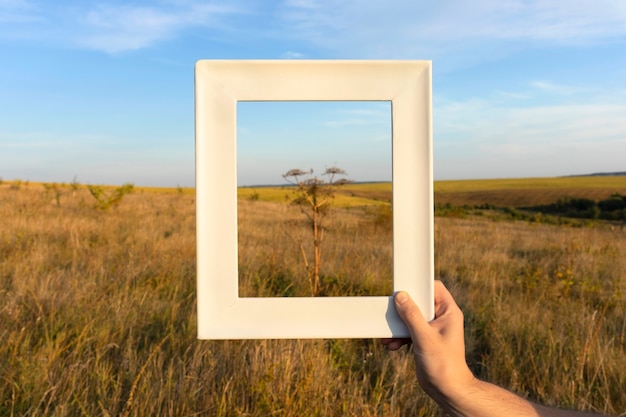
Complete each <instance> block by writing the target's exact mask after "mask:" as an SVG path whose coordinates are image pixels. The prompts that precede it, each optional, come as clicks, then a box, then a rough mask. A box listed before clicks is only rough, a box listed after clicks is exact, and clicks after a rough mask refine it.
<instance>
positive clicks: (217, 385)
mask: <svg viewBox="0 0 626 417" xmlns="http://www.w3.org/2000/svg"><path fill="white" fill-rule="evenodd" d="M259 190H260V189H259ZM359 191H362V190H355V192H356V193H358V192H359ZM378 191H379V192H380V191H381V190H378ZM382 191H385V190H382ZM281 192H283V193H284V190H282V191H281ZM385 192H386V191H385ZM381 195H388V194H381ZM377 198H380V195H379V197H377ZM284 200H285V198H284V195H283V196H282V197H281V200H280V202H278V201H277V202H266V201H260V200H252V199H249V198H246V199H244V200H242V201H241V202H240V204H242V206H243V208H242V209H241V210H240V213H239V215H240V216H241V217H240V218H241V222H240V223H241V226H242V229H241V230H240V236H241V238H242V241H245V240H246V239H250V238H252V237H254V239H262V240H261V241H257V242H259V244H258V245H257V247H256V248H255V247H249V248H248V249H246V250H247V252H246V253H245V254H244V256H243V257H242V259H240V264H239V267H240V269H241V270H243V271H244V272H245V273H246V274H248V275H246V277H247V278H246V279H249V280H248V281H246V282H247V283H243V284H242V285H243V286H244V287H245V288H244V291H249V292H250V294H254V292H255V291H258V292H259V293H262V292H264V291H265V292H268V291H270V292H271V291H276V290H280V288H281V285H289V283H290V280H292V281H293V280H298V279H302V278H301V277H302V275H299V274H300V273H302V270H301V268H300V266H299V264H298V260H297V257H294V256H293V255H291V254H289V253H290V251H291V250H292V249H293V248H292V247H289V243H287V242H289V241H290V240H291V237H289V236H286V232H291V233H292V235H293V236H296V234H297V233H300V232H296V228H294V229H287V230H286V231H285V230H284V229H281V228H282V227H283V226H284V227H285V228H288V227H289V222H287V221H286V220H289V219H291V220H293V221H294V225H297V227H301V224H300V223H298V221H297V219H298V218H299V216H300V214H299V213H298V210H297V207H293V206H290V205H288V204H283V201H284ZM374 201H383V200H374ZM381 207H386V206H381ZM333 210H338V211H340V212H339V213H337V214H338V215H337V216H336V217H335V220H336V222H335V223H331V224H329V230H328V235H327V240H326V241H325V242H324V245H326V246H325V248H326V252H325V254H326V255H328V258H327V259H328V262H327V264H326V268H327V269H326V270H325V272H324V273H325V274H326V275H327V276H328V277H329V278H330V279H329V280H328V281H327V286H328V289H329V290H333V291H339V290H340V291H361V290H363V289H364V287H366V286H370V285H373V286H376V285H381V283H380V281H381V280H384V279H388V275H389V273H388V269H385V268H388V266H385V262H382V261H381V260H383V259H387V258H388V254H387V255H385V253H384V251H383V249H382V247H381V246H378V244H379V242H376V240H380V239H383V238H386V237H389V229H388V224H389V221H390V215H389V214H390V213H389V212H388V211H384V210H382V209H380V210H379V209H377V208H376V207H369V208H356V209H355V208H350V209H349V210H345V209H342V208H340V207H336V208H334V209H333ZM377 210H378V211H377ZM286 211H290V212H291V214H289V215H286V214H285V213H286ZM341 211H343V212H341ZM0 219H1V220H0V224H1V226H2V227H0V322H2V326H1V327H0V415H7V416H9V415H15V416H19V415H37V416H75V415H86V416H87V415H103V416H107V415H110V416H113V415H120V416H124V415H129V416H130V415H135V416H155V415H159V416H184V415H208V416H231V415H235V416H244V415H245V416H258V417H261V416H268V415H281V416H287V417H291V416H302V415H319V416H328V415H330V416H333V415H336V416H343V415H358V416H365V417H367V416H391V417H400V416H406V415H418V416H419V415H422V416H431V415H440V414H438V411H437V410H436V407H435V406H434V404H433V402H432V401H431V400H430V399H428V398H427V397H426V396H425V394H423V393H422V392H421V390H420V389H419V387H418V386H417V383H416V380H415V375H414V368H413V362H412V359H411V357H410V355H409V354H408V353H407V352H406V351H404V350H403V351H401V352H394V353H390V352H386V351H385V350H384V349H382V347H381V345H380V343H379V341H378V340H344V339H339V340H248V341H198V340H196V305H195V302H196V301H195V300H196V297H195V288H196V272H195V260H196V249H195V201H194V196H193V194H187V193H179V192H178V190H177V189H176V190H172V192H167V193H163V192H148V191H144V192H141V191H136V192H135V193H133V194H128V195H126V196H124V199H123V200H122V201H121V203H120V204H119V205H118V206H117V207H113V208H111V209H110V210H109V211H102V210H97V209H95V208H94V207H93V202H92V198H91V196H90V195H89V193H88V191H87V190H86V189H85V188H84V187H82V186H81V187H80V188H79V189H78V190H73V189H72V188H71V187H69V186H65V187H60V188H59V194H58V195H57V194H56V191H55V193H52V192H51V191H50V190H48V189H46V188H45V187H43V186H41V185H38V184H33V183H28V182H27V181H22V182H19V183H13V182H9V181H4V182H3V183H2V184H0ZM360 229H362V230H360ZM298 230H300V231H304V230H303V229H302V230H301V229H298ZM365 230H371V231H373V234H370V235H368V236H369V238H367V239H365V238H364V237H363V236H364V235H362V234H360V233H362V232H363V231H365ZM279 235H280V236H281V237H280V238H279V237H278V236H279ZM254 239H253V240H254ZM280 239H283V240H280ZM347 239H351V241H350V244H351V245H352V246H353V249H354V250H351V251H350V252H347V249H346V247H345V246H343V244H341V240H347ZM280 242H282V243H280ZM372 251H377V252H376V254H375V256H374V255H372ZM625 253H626V232H625V231H624V230H621V229H620V228H619V227H613V228H611V227H609V226H608V225H604V224H602V223H593V222H592V223H589V224H588V225H587V226H585V227H577V228H573V227H564V226H553V225H543V224H533V223H527V222H520V221H515V222H508V221H494V220H493V219H487V218H481V217H478V216H475V217H471V216H469V217H468V218H465V219H457V218H436V220H435V270H436V277H437V278H441V279H443V280H444V282H445V283H446V285H448V286H449V288H450V289H451V291H452V292H453V294H454V295H455V297H456V298H457V300H458V301H459V303H460V304H461V306H462V307H463V310H464V312H465V317H466V323H467V331H466V340H467V349H468V351H467V356H468V360H469V362H470V365H471V367H472V369H473V370H474V371H475V372H476V373H477V374H478V375H479V376H480V377H482V378H484V379H486V380H489V381H493V382H496V383H498V384H501V385H502V386H504V387H505V388H508V389H511V390H513V391H515V392H517V393H519V394H521V395H523V396H527V397H529V398H531V399H533V400H537V401H540V402H545V403H549V404H554V405H559V406H563V407H572V408H580V409H589V410H596V411H600V412H605V413H608V414H614V415H615V414H619V413H623V412H624V410H626V390H624V387H626V373H624V369H626V349H625V346H626V257H625V256H624V254H625ZM285 259H287V260H289V262H291V263H290V264H288V263H286V261H285ZM281 262H284V263H281ZM346 276H349V278H350V280H352V281H349V280H345V282H348V285H346V286H344V287H341V286H340V285H337V284H338V283H340V282H341V281H340V280H336V279H335V278H336V277H346ZM368 277H369V278H368ZM368 279H369V282H368ZM255 280H256V281H255ZM350 282H352V283H353V284H350ZM382 285H387V284H384V283H383V284H382ZM282 288H283V289H284V287H282ZM383 291H385V292H386V291H388V289H384V290H383Z"/></svg>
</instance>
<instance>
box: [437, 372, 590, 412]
mask: <svg viewBox="0 0 626 417" xmlns="http://www.w3.org/2000/svg"><path fill="white" fill-rule="evenodd" d="M437 397H438V398H436V397H435V396H434V397H433V398H435V401H437V403H438V404H439V405H440V406H441V408H442V409H443V410H444V411H445V412H446V413H448V414H449V415H450V416H453V417H492V416H493V417H501V416H519V417H592V416H599V414H593V413H584V412H578V411H570V410H560V409H556V408H550V407H545V406H542V405H538V404H534V403H531V402H530V401H527V400H525V399H523V398H521V397H519V396H517V395H515V394H513V393H511V392H509V391H507V390H505V389H503V388H500V387H498V386H496V385H493V384H490V383H488V382H484V381H480V380H478V379H474V380H473V382H472V384H471V385H470V386H467V387H466V388H465V389H464V390H463V391H458V392H456V393H450V394H448V395H444V394H443V393H442V394H441V395H438V396H437Z"/></svg>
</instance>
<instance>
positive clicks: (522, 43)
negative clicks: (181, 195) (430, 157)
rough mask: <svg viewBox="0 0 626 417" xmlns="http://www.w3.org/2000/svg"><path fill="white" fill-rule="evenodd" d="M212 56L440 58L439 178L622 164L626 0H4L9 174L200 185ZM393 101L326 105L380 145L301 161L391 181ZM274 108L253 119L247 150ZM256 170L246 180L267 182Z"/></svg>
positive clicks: (1, 92)
mask: <svg viewBox="0 0 626 417" xmlns="http://www.w3.org/2000/svg"><path fill="white" fill-rule="evenodd" d="M198 59H428V60H432V61H433V110H434V161H435V168H434V171H435V179H463V178H511V177H540V176H559V175H570V174H585V173H592V172H602V171H626V2H624V1H622V0H614V1H608V0H595V1H578V0H572V1H568V2H565V1H549V0H544V1H521V0H520V1H487V0H477V1H474V2H460V1H452V0H451V1H446V2H422V1H415V0H395V1H389V2H367V1H356V0H345V1H342V2H336V1H331V0H319V1H318V0H283V1H252V0H249V1H238V0H228V1H226V0H224V1H206V0H205V1H194V0H169V1H150V2H147V1H146V2H139V1H134V2H133V1H119V2H117V1H109V2H98V1H89V2H86V1H61V0H60V1H54V2H52V1H34V0H0V177H2V178H3V179H5V180H11V179H22V180H30V181H46V182H53V181H56V182H70V181H72V179H73V178H74V177H76V178H77V180H78V181H79V182H81V183H103V184H104V183H106V184H120V183H123V182H133V183H135V184H136V185H154V186H176V185H182V186H192V185H193V184H194V101H193V100H194V97H193V94H194V92H193V66H194V63H195V61H196V60H198ZM366 107H367V106H366ZM380 110H381V109H379V108H371V107H367V108H354V109H348V108H343V109H342V108H335V109H326V110H324V111H320V113H321V114H320V116H319V119H315V120H311V121H310V123H314V124H315V125H317V126H326V128H329V127H332V126H334V127H335V131H339V130H342V129H339V127H343V128H345V127H346V126H349V125H351V126H352V127H353V130H352V132H356V131H357V129H356V126H361V128H363V126H367V125H366V123H370V125H369V128H367V129H366V128H363V130H362V131H363V132H367V133H370V134H371V137H368V138H364V139H363V141H364V142H363V143H364V144H366V143H368V144H369V143H371V145H367V146H365V145H364V146H362V147H361V149H362V151H359V152H352V154H354V155H351V153H345V154H343V153H342V154H337V155H335V154H333V155H332V156H330V157H329V158H324V157H325V156H326V155H321V156H320V157H321V158H322V159H328V160H327V161H322V160H317V159H316V160H315V161H312V162H311V164H312V165H313V164H314V165H316V166H310V167H309V166H300V168H303V169H308V168H314V169H315V170H316V172H319V171H322V170H323V169H324V166H326V165H332V164H335V163H337V164H338V165H340V166H342V167H344V168H345V169H346V170H347V171H348V173H349V174H350V177H351V178H352V179H355V180H364V179H366V178H364V176H365V175H366V174H362V173H361V172H362V169H363V167H366V168H367V167H370V168H371V169H370V170H369V173H370V174H371V173H372V172H374V171H375V170H378V169H380V172H381V174H380V175H381V176H384V175H385V174H384V173H385V172H388V167H385V165H384V163H381V164H380V167H378V165H371V164H372V163H373V162H370V159H369V158H370V156H371V154H372V152H371V151H372V150H373V149H375V150H377V153H378V154H379V155H380V154H383V153H384V152H387V150H385V151H383V150H382V149H388V148H386V147H384V146H383V145H382V144H383V143H384V140H382V139H381V138H382V136H384V132H385V130H384V128H382V127H381V126H382V125H384V123H382V122H381V123H373V121H374V118H373V117H372V116H371V114H369V115H368V112H369V113H371V112H376V113H381V112H380ZM383 110H384V109H383ZM243 111H246V110H245V109H244V110H243ZM248 111H249V110H248ZM265 111H267V112H269V113H268V114H270V113H271V112H273V111H275V110H272V109H270V108H267V109H263V112H265ZM290 111H291V110H290ZM329 111H332V114H330V113H329ZM260 112H261V111H260V110H255V111H252V112H250V113H256V114H258V113H260ZM296 113H297V111H294V112H293V113H289V114H293V116H292V117H289V118H285V119H289V120H297V119H298V117H299V116H298V115H297V114H296ZM382 113H384V111H382ZM281 114H283V115H284V114H285V111H284V110H282V111H281ZM358 115H360V116H358ZM357 116H358V117H361V118H360V119H359V118H358V117H357ZM242 117H243V115H242ZM315 117H318V116H315ZM341 117H344V119H343V121H342V119H341ZM263 119H264V118H255V117H253V116H250V117H248V118H247V119H245V120H246V121H245V122H244V120H242V121H241V125H240V135H242V137H241V138H240V142H241V143H240V144H239V145H240V155H241V156H242V158H244V156H245V154H246V152H248V155H253V152H252V151H251V150H246V148H245V147H244V142H246V143H251V144H250V145H249V146H251V147H253V146H256V145H254V143H255V142H254V138H255V136H254V135H255V134H256V135H258V137H262V136H263V135H264V134H265V135H266V134H267V131H266V132H265V133H263V129H262V126H261V124H258V123H257V122H256V121H255V120H257V121H258V120H263ZM376 120H381V121H384V120H385V116H381V118H380V119H376ZM287 122H288V121H286V123H287ZM374 125H376V126H375V127H374ZM277 126H281V127H282V128H287V127H289V125H288V124H283V123H278V124H277ZM295 126H296V124H293V125H292V127H291V129H295ZM379 130H380V131H379ZM255 132H256V133H255ZM290 132H291V133H293V132H294V130H291V131H290ZM320 132H323V131H322V130H320ZM344 132H345V129H344ZM321 135H322V133H320V136H321ZM377 138H378V139H380V140H379V141H378V142H379V143H378V142H377ZM259 140H261V139H259ZM251 141H252V142H251ZM261 141H263V142H264V143H265V144H266V149H269V147H270V142H271V141H269V140H267V139H263V140H261ZM368 141H369V142H368ZM376 143H378V144H377V145H375V144H376ZM376 146H381V148H377V147H376ZM250 149H252V148H250ZM378 149H380V151H378ZM284 150H285V146H284V143H283V144H282V145H281V146H280V147H277V148H276V149H275V150H274V153H276V152H278V153H279V154H281V153H282V152H283V151H284ZM352 157H354V158H355V159H354V160H353V159H351V158H352ZM297 158H299V157H297V156H294V155H293V154H289V153H287V152H285V160H284V165H283V163H281V162H280V161H279V160H276V161H273V162H272V164H276V165H275V169H273V170H274V171H277V172H278V174H280V173H282V172H284V171H286V170H288V169H290V168H294V167H295V166H292V165H293V162H294V161H296V162H299V161H300V160H299V159H297ZM247 160H250V156H248V157H247ZM357 161H361V162H357ZM306 162H307V161H302V164H305V163H306ZM359 164H360V165H359ZM251 165H253V167H252V168H251V171H250V172H245V173H244V172H240V177H242V178H243V176H244V175H249V176H250V179H249V180H248V179H246V180H245V182H246V183H248V182H251V183H254V182H256V181H255V179H257V178H258V179H259V182H265V179H264V178H265V177H264V175H265V174H262V173H259V174H258V176H255V175H257V174H256V173H254V172H252V170H253V169H258V167H254V165H255V163H254V159H252V163H251ZM259 165H263V166H266V165H267V164H259ZM283 166H284V168H283ZM348 167H350V168H348ZM273 168H274V167H273ZM376 172H378V171H376ZM268 175H269V174H268ZM377 175H378V174H377ZM367 179H373V178H367ZM277 181H279V182H280V176H279V175H278V180H277Z"/></svg>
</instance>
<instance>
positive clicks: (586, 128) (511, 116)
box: [435, 97, 626, 178]
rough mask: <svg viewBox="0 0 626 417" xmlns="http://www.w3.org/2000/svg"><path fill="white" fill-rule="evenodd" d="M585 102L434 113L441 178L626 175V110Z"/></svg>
mask: <svg viewBox="0 0 626 417" xmlns="http://www.w3.org/2000/svg"><path fill="white" fill-rule="evenodd" d="M587 100H588V101H587V102H584V101H583V100H582V99H581V100H580V101H576V102H571V103H560V104H554V105H546V104H543V105H539V104H536V105H535V106H522V105H519V106H518V105H516V103H515V102H510V103H509V104H508V105H503V103H502V102H501V101H499V100H498V99H494V100H493V101H491V100H489V99H483V100H467V101H462V102H441V103H440V105H439V106H436V107H435V155H438V156H439V157H440V158H439V159H438V161H437V163H436V164H435V165H436V167H437V174H438V177H439V178H463V177H464V176H465V175H466V174H467V172H473V173H474V176H475V177H490V176H493V175H499V176H520V175H528V169H529V166H532V171H533V172H534V173H535V175H537V176H541V175H565V174H575V173H585V172H587V171H589V172H595V171H602V170H623V169H624V162H623V157H622V155H625V154H626V137H625V136H624V132H626V119H624V117H623V115H624V114H626V104H625V103H623V102H622V103H606V102H604V101H602V100H600V99H598V100H596V99H595V98H592V97H587ZM463 170H465V171H463ZM495 173H498V174H495ZM524 173H526V174H524Z"/></svg>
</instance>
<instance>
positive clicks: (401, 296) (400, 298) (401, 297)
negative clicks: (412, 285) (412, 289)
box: [395, 291, 409, 304]
mask: <svg viewBox="0 0 626 417" xmlns="http://www.w3.org/2000/svg"><path fill="white" fill-rule="evenodd" d="M408 299H409V294H407V293H406V292H404V291H398V292H397V293H396V296H395V300H396V303H398V304H404V303H405V302H406V300H408Z"/></svg>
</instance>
